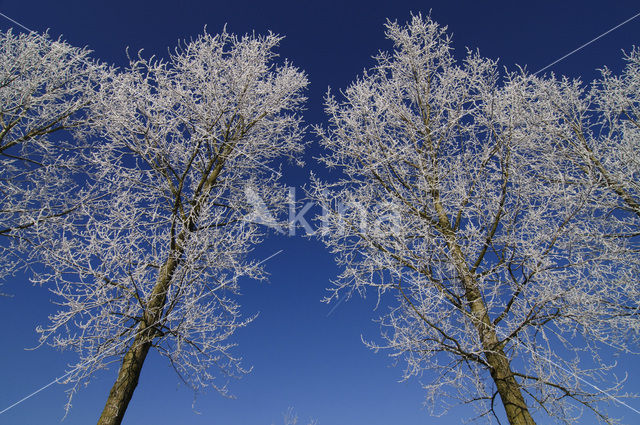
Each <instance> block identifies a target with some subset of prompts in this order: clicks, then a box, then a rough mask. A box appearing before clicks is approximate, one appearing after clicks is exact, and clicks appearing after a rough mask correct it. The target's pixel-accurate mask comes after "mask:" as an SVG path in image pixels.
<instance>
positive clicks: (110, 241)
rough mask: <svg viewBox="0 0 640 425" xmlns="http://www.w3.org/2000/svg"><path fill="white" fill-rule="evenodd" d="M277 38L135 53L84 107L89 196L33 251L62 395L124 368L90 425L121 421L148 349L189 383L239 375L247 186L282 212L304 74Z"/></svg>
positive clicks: (203, 40) (215, 40)
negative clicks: (88, 114) (46, 299)
mask: <svg viewBox="0 0 640 425" xmlns="http://www.w3.org/2000/svg"><path fill="white" fill-rule="evenodd" d="M280 40H281V37H279V36H276V35H273V34H269V35H267V36H251V35H247V36H243V37H237V36H235V35H233V34H229V33H227V32H226V31H225V32H223V33H221V34H219V35H216V36H211V35H208V34H204V35H201V36H200V37H198V38H197V39H195V40H193V41H190V42H188V43H185V44H183V45H182V46H181V47H180V48H178V49H176V51H175V53H173V54H172V55H171V56H170V58H169V59H168V61H162V60H159V59H144V58H139V59H136V60H134V61H132V63H131V66H130V68H129V69H126V70H123V71H122V72H119V73H117V74H115V75H114V76H113V78H111V79H110V80H109V81H108V82H105V83H104V84H103V85H102V87H101V89H100V91H99V92H98V95H97V99H96V102H95V103H94V104H93V105H92V114H94V117H95V120H94V121H93V122H92V127H93V130H95V131H96V132H97V133H98V134H99V137H100V139H101V140H100V143H97V144H96V146H95V147H94V149H93V150H92V151H91V152H90V155H88V156H86V158H85V161H86V162H87V163H88V164H90V167H89V169H90V172H89V173H88V174H87V184H86V187H87V190H88V191H90V192H91V194H92V196H93V198H94V202H92V203H91V204H90V205H86V206H83V207H82V208H81V209H80V210H78V211H76V212H75V213H74V214H72V215H66V216H64V220H63V222H62V223H61V225H60V226H59V227H58V229H59V230H58V232H57V233H56V234H53V235H52V234H51V233H44V234H43V235H42V238H41V239H40V240H38V244H37V245H38V246H39V247H40V250H39V252H38V254H39V255H40V258H41V260H42V261H43V263H44V264H45V265H46V266H47V269H48V270H51V271H50V272H49V273H42V274H40V275H38V276H37V278H36V280H37V281H40V282H42V283H43V284H47V285H49V286H51V287H52V291H53V293H54V294H55V295H56V296H57V299H56V302H57V304H58V305H59V306H60V307H59V311H58V312H57V313H56V314H54V315H52V316H51V323H50V324H49V325H48V326H45V327H42V328H40V329H39V332H40V333H41V337H42V341H43V343H44V342H48V343H50V344H51V345H53V346H55V347H59V348H62V349H66V348H71V349H74V350H75V351H77V353H78V355H79V361H78V363H77V364H76V365H75V366H74V367H73V369H72V371H71V373H70V375H69V376H68V378H67V382H72V383H74V384H75V385H74V387H73V390H72V394H73V391H75V390H76V388H77V386H78V385H79V384H80V383H81V382H84V381H86V380H87V379H88V378H89V377H90V375H91V374H93V373H94V372H95V371H96V370H99V369H101V368H104V367H105V366H106V365H108V364H109V363H112V362H117V363H118V364H119V370H118V376H117V379H116V381H115V384H114V385H113V388H112V389H111V392H110V393H109V396H108V399H107V402H106V405H105V407H104V411H103V412H102V415H101V416H100V419H99V421H98V423H99V424H105V425H106V424H119V423H121V421H122V418H123V416H124V414H125V411H126V409H127V406H128V404H129V401H130V400H131V397H132V395H133V392H134V390H135V388H136V385H137V383H138V378H139V376H140V372H141V370H142V366H143V364H144V361H145V359H146V357H147V354H148V352H149V350H150V349H156V350H157V351H158V352H159V353H160V354H161V355H163V356H165V357H166V358H167V359H168V360H169V361H170V363H171V365H172V366H173V367H174V368H175V370H176V371H177V372H178V374H179V375H180V376H181V378H182V379H183V380H184V381H185V382H187V383H189V384H190V385H191V386H192V387H193V388H194V389H199V388H201V387H205V386H213V387H215V388H216V389H218V390H219V391H221V392H225V391H226V389H225V385H224V384H218V383H217V382H218V381H217V380H214V378H215V376H216V375H217V373H216V371H217V370H219V371H221V372H222V373H224V374H226V375H232V376H233V375H236V374H238V373H241V372H243V369H242V368H241V366H240V359H239V358H238V357H236V356H235V355H234V354H233V352H232V351H233V350H232V348H233V344H232V343H230V342H229V341H228V339H229V337H230V336H231V335H233V333H234V332H235V331H236V330H237V329H238V328H240V327H243V326H245V325H246V324H247V323H248V322H249V321H250V320H251V319H246V318H243V317H242V315H241V313H240V307H239V305H238V304H237V302H236V299H235V298H236V297H235V295H236V294H237V293H238V290H239V288H238V281H239V279H240V278H243V277H245V278H254V279H262V278H263V277H264V273H263V272H262V269H261V266H260V263H258V262H256V261H251V260H250V259H248V258H247V254H248V253H249V252H250V251H251V249H252V247H253V246H254V245H255V244H257V243H259V241H260V237H261V229H260V228H259V227H258V226H257V225H256V224H255V223H252V222H251V221H249V220H247V219H246V217H247V216H248V215H249V213H250V212H251V210H252V206H251V205H250V203H249V202H248V201H247V199H248V198H247V194H248V193H250V194H252V196H254V197H256V196H259V197H260V198H261V199H263V200H265V202H266V203H268V204H270V205H272V206H273V208H274V209H273V212H274V213H277V211H278V209H279V208H284V205H285V203H284V202H280V201H283V200H284V199H286V198H285V195H286V194H285V192H284V191H283V190H281V189H280V187H279V185H278V183H277V180H278V177H279V172H278V171H277V170H276V169H274V168H272V167H275V168H277V167H278V161H281V160H283V159H284V158H292V159H293V158H297V157H298V155H299V154H300V153H301V152H302V150H303V144H302V143H301V138H302V127H301V118H300V117H299V116H298V115H296V114H297V112H298V111H299V110H300V108H301V106H302V103H303V101H304V100H305V98H304V96H303V94H302V90H303V89H304V87H305V86H306V85H307V79H306V77H305V75H304V74H303V73H302V72H300V71H299V70H297V69H296V68H294V67H292V66H291V65H289V64H288V63H287V62H284V63H282V64H280V65H278V64H277V63H275V60H274V59H275V57H276V54H275V53H274V49H275V48H276V47H277V45H278V44H279V42H280Z"/></svg>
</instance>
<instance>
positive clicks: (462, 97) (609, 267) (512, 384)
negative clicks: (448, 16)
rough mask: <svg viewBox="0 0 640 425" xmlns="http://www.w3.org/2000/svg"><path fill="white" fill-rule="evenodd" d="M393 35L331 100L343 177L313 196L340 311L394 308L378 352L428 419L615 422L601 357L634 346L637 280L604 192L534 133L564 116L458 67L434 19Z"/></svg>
mask: <svg viewBox="0 0 640 425" xmlns="http://www.w3.org/2000/svg"><path fill="white" fill-rule="evenodd" d="M386 28H387V37H388V38H389V39H391V40H392V41H393V43H394V47H395V49H394V50H393V52H391V53H384V52H383V53H380V54H379V55H378V56H377V57H376V60H377V65H376V66H375V67H373V68H372V69H371V70H370V71H368V72H366V73H365V74H364V75H363V76H362V77H360V78H359V79H358V80H357V81H356V82H355V83H353V84H352V85H351V86H350V87H349V88H348V89H347V90H346V91H345V92H344V99H343V100H342V101H338V100H336V99H335V98H334V96H332V95H331V94H329V95H328V96H327V101H326V111H327V114H328V115H329V125H328V127H327V128H326V129H322V128H318V133H319V135H320V137H321V138H322V143H323V145H324V146H325V147H326V148H327V149H328V151H329V153H328V154H327V155H325V156H324V158H322V161H323V162H324V163H325V164H326V165H328V166H329V167H336V168H338V169H339V170H340V171H341V172H342V174H343V176H344V177H343V178H342V179H341V180H339V181H338V182H336V183H326V182H323V181H320V180H319V179H317V178H314V179H313V185H312V188H311V190H310V194H311V196H312V197H313V198H315V199H316V200H317V201H319V202H320V203H321V204H322V205H323V207H324V209H325V214H324V215H323V221H324V222H323V232H322V233H321V237H322V238H323V239H324V241H325V242H326V244H327V246H328V247H329V248H330V249H332V251H333V252H334V253H335V254H336V257H337V261H338V263H339V264H340V265H341V266H342V267H343V269H344V271H343V272H342V274H341V275H340V277H339V279H338V280H337V281H336V283H335V287H334V292H333V295H332V296H331V297H330V298H329V299H331V298H334V297H337V296H338V294H341V293H342V294H344V293H346V295H347V296H348V295H349V294H350V293H351V292H352V291H354V290H356V291H365V290H366V289H367V288H374V289H375V290H376V291H377V293H378V294H379V296H380V297H381V298H380V303H381V304H380V305H381V306H382V308H387V307H388V308H389V310H388V312H387V313H386V314H384V315H383V316H382V317H381V319H380V324H381V329H382V335H383V339H384V342H383V343H369V345H370V346H371V347H372V348H374V349H381V348H385V349H388V350H390V351H391V353H392V355H393V356H395V357H397V358H401V359H404V362H405V364H406V368H405V369H404V374H403V376H404V378H405V379H409V378H411V377H414V376H424V375H423V374H424V373H425V372H426V371H429V372H430V373H431V375H429V379H430V381H431V382H430V383H427V384H425V385H424V387H425V389H426V390H427V398H428V400H429V401H430V402H431V403H432V405H433V406H434V407H435V400H436V398H439V400H440V399H441V400H442V401H446V398H447V397H448V398H449V399H450V400H451V399H452V400H460V401H462V402H465V403H470V402H474V403H475V405H477V406H479V408H480V409H481V416H487V418H489V419H491V417H492V416H491V415H493V417H495V418H496V419H497V420H499V417H500V416H501V415H502V414H501V413H500V411H499V410H496V405H495V402H496V400H497V397H498V396H499V397H500V400H501V401H502V406H503V407H504V414H505V415H506V418H507V420H508V422H509V423H510V424H533V423H535V422H534V418H533V415H532V414H533V413H534V412H536V411H537V412H539V414H540V415H541V416H544V415H546V416H548V417H549V418H550V419H552V420H553V419H555V420H558V421H560V422H564V423H575V422H576V421H578V420H579V418H580V417H581V415H582V414H583V411H584V410H585V409H586V410H590V411H592V412H594V413H595V414H596V415H597V417H598V418H600V419H602V420H604V421H605V422H613V420H612V419H611V418H609V417H608V416H607V414H606V413H605V412H604V411H603V410H602V408H601V402H603V401H610V400H611V397H613V396H614V395H615V394H618V392H619V390H620V389H621V387H620V385H621V382H618V381H617V380H615V379H614V380H613V381H611V374H610V373H609V372H611V369H612V367H613V364H612V363H608V362H605V361H603V359H602V358H601V357H600V356H599V353H600V351H599V349H600V348H602V347H603V346H606V345H608V346H612V347H615V348H618V349H622V350H629V349H630V348H633V347H636V346H637V335H638V334H637V330H638V315H637V299H634V298H633V297H632V296H631V294H632V293H633V291H630V290H629V288H630V287H632V286H634V285H635V286H636V287H637V277H634V276H633V273H632V272H630V271H629V270H628V269H626V268H624V267H621V265H623V264H624V259H625V258H624V257H619V256H616V252H615V251H613V250H610V249H609V246H608V245H607V244H606V243H605V239H606V238H604V237H603V234H602V233H601V232H599V230H598V229H599V226H600V225H599V223H598V222H597V220H592V219H590V218H593V217H592V216H590V211H592V210H591V209H590V208H589V205H590V203H591V202H592V200H593V191H592V190H590V189H589V187H586V186H584V185H576V184H568V181H569V180H570V179H569V176H568V175H567V171H566V170H565V169H564V168H563V164H562V161H557V160H556V159H555V158H557V156H555V153H554V148H553V143H554V141H557V133H553V134H550V133H548V132H544V131H540V128H541V127H540V125H539V124H540V122H541V121H542V122H546V121H547V120H549V119H554V117H556V116H557V115H558V113H557V112H555V109H553V108H546V109H545V108H541V109H537V110H535V109H536V108H532V107H531V106H530V104H529V103H530V102H531V101H532V99H534V98H535V96H533V97H530V96H529V94H530V91H531V89H530V87H528V86H527V84H524V83H523V82H522V79H521V78H520V77H519V74H514V75H510V76H507V78H506V79H505V81H504V83H501V81H500V76H499V73H498V72H497V67H496V63H495V62H493V61H490V60H487V59H484V58H482V57H480V55H479V54H477V53H474V52H468V54H467V56H466V58H465V59H464V60H463V61H462V62H461V63H458V62H456V60H455V58H454V56H453V53H452V49H451V45H450V37H449V36H447V35H446V28H441V27H439V26H438V25H437V24H436V23H435V22H433V21H431V20H430V19H429V18H426V19H423V18H422V17H421V16H414V17H413V18H412V20H411V21H410V22H409V23H407V24H406V26H402V25H399V24H398V23H396V22H388V23H387V26H386ZM525 80H526V78H525ZM555 100H558V99H557V98H556V99H555ZM534 130H535V131H534ZM596 248H597V249H596ZM387 292H390V293H392V294H393V295H394V299H395V300H397V302H395V303H393V302H391V301H390V300H387V298H386V297H385V298H383V297H382V296H383V295H384V294H385V293H387ZM633 306H635V310H633V309H631V310H630V309H629V308H630V307H631V308H634V307H633ZM592 382H597V383H598V385H599V387H598V388H595V387H592V386H590V384H589V383H592ZM607 382H609V383H611V382H613V383H612V384H610V386H609V387H606V386H605V385H606V384H607ZM444 407H445V411H446V407H447V406H446V404H445V405H444ZM545 420H546V419H545Z"/></svg>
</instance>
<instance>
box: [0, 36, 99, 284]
mask: <svg viewBox="0 0 640 425" xmlns="http://www.w3.org/2000/svg"><path fill="white" fill-rule="evenodd" d="M89 55H90V51H89V50H87V49H80V48H76V47H72V46H70V45H69V44H67V43H65V42H64V41H61V40H58V41H54V40H51V39H50V38H49V37H48V35H46V34H45V35H40V34H36V33H30V34H14V33H13V32H12V31H11V30H9V31H7V32H0V205H1V207H0V277H3V276H5V275H6V274H9V273H11V272H12V271H14V270H15V269H16V268H17V267H19V265H20V264H22V263H23V262H22V261H21V260H23V259H24V258H25V255H26V254H28V252H29V251H30V247H29V245H28V243H27V241H26V239H28V235H29V234H30V231H31V228H32V227H33V226H36V225H43V224H45V223H46V222H47V221H51V220H54V219H55V218H57V217H60V216H61V215H64V214H66V213H68V212H69V211H70V210H73V209H75V208H77V207H78V206H79V204H80V203H81V199H82V198H83V196H84V195H82V194H81V193H80V192H79V185H78V182H77V181H76V180H74V176H77V175H80V174H81V172H82V163H81V162H79V161H78V158H79V155H78V153H79V152H80V151H81V150H82V149H83V148H86V144H84V145H83V144H81V143H80V142H79V139H78V138H75V137H72V135H71V131H80V130H83V129H85V128H86V124H87V123H88V121H89V119H90V114H89V112H88V110H89V108H88V107H89V105H90V104H91V102H92V99H93V98H94V95H95V89H96V87H98V86H99V85H100V84H101V81H103V80H104V79H105V78H106V76H107V75H108V70H107V68H106V67H105V66H104V65H101V64H99V63H98V62H96V61H94V60H92V59H91V58H90V57H89ZM63 130H67V131H63Z"/></svg>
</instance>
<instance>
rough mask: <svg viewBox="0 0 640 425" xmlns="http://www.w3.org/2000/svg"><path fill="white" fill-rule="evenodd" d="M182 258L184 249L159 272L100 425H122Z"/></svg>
mask: <svg viewBox="0 0 640 425" xmlns="http://www.w3.org/2000/svg"><path fill="white" fill-rule="evenodd" d="M178 240H179V241H180V242H182V240H183V237H182V235H180V236H179V237H178ZM181 254H182V251H181V248H178V250H174V251H172V253H171V254H170V255H169V258H168V259H167V261H165V263H164V265H163V267H162V268H161V269H160V273H159V274H158V280H157V282H156V285H155V286H154V288H153V292H152V293H151V295H150V296H149V300H148V302H147V304H146V308H145V311H144V315H143V318H142V320H141V321H140V324H139V325H138V332H137V333H136V337H135V338H134V340H133V343H132V344H131V347H129V350H128V351H127V353H126V354H125V356H124V359H123V360H122V365H121V366H120V371H119V372H118V378H117V379H116V382H115V384H113V387H112V388H111V391H110V392H109V397H108V398H107V403H106V404H105V406H104V409H103V410H102V414H101V415H100V419H98V425H120V423H121V422H122V419H123V418H124V414H125V412H126V410H127V406H128V405H129V402H130V401H131V397H133V391H134V390H135V389H136V387H137V386H138V379H139V378H140V372H141V371H142V365H143V364H144V360H145V359H146V358H147V354H148V353H149V348H151V344H152V342H153V339H154V338H155V337H156V336H157V335H158V333H159V331H158V330H157V325H158V322H159V321H160V319H161V317H162V312H163V309H164V305H165V302H166V299H167V291H168V290H169V286H170V284H171V278H172V277H173V273H174V271H175V269H176V267H177V266H178V263H179V261H180V260H179V258H180V255H181Z"/></svg>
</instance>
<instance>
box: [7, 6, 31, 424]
mask: <svg viewBox="0 0 640 425" xmlns="http://www.w3.org/2000/svg"><path fill="white" fill-rule="evenodd" d="M0 16H2V17H3V18H5V19H8V20H9V21H11V22H13V23H14V24H16V25H18V26H20V27H22V28H23V29H25V30H27V31H29V32H35V31H34V30H32V29H30V28H27V27H25V26H24V25H22V24H21V23H20V22H18V21H16V20H15V19H11V18H10V17H8V16H7V15H5V14H4V13H2V12H0ZM0 413H2V412H0Z"/></svg>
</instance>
